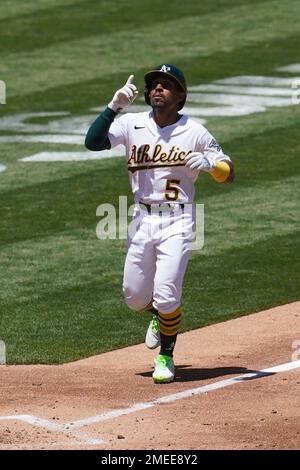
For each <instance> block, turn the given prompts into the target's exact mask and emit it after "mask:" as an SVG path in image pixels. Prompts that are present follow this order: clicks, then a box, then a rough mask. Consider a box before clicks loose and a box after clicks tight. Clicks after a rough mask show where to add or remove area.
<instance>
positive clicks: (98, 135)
mask: <svg viewBox="0 0 300 470" xmlns="http://www.w3.org/2000/svg"><path fill="white" fill-rule="evenodd" d="M117 114H118V113H116V112H115V111H113V110H112V109H110V108H108V107H107V108H105V110H104V111H103V112H102V113H101V114H100V116H98V117H97V119H96V120H95V121H94V122H93V124H92V125H91V127H90V128H89V130H88V132H87V134H86V138H85V143H84V144H85V146H86V148H88V149H89V150H105V149H110V148H111V143H110V141H109V138H108V136H107V134H108V131H109V128H110V126H111V124H112V122H113V120H114V119H115V117H116V116H117Z"/></svg>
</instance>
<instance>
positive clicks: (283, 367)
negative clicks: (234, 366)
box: [69, 360, 300, 429]
mask: <svg viewBox="0 0 300 470" xmlns="http://www.w3.org/2000/svg"><path fill="white" fill-rule="evenodd" d="M298 367H300V360H299V361H293V362H287V363H285V364H280V365H278V366H274V367H270V368H269V369H262V370H260V371H257V372H250V373H248V374H243V375H240V376H238V377H233V378H231V379H226V380H220V381H218V382H213V383H211V384H208V385H202V386H201V387H196V388H191V389H189V390H185V391H183V392H178V393H174V394H172V395H166V396H163V397H160V398H157V399H156V400H152V401H149V402H145V403H136V404H135V405H133V406H131V407H129V408H121V409H118V410H113V411H110V412H107V413H102V414H99V415H96V416H91V417H89V418H85V419H82V420H79V421H75V422H73V423H69V425H72V428H73V429H74V428H80V427H82V426H85V425H89V424H94V423H100V422H103V421H108V420H110V419H114V418H117V417H120V416H123V415H128V414H130V413H135V412H136V411H141V410H145V409H147V408H152V407H154V406H156V405H159V404H161V403H170V402H174V401H177V400H181V399H183V398H188V397H192V396H195V395H199V394H201V393H207V392H211V391H213V390H218V389H220V388H225V387H228V386H230V385H234V384H235V383H239V382H242V381H245V380H250V379H254V378H258V377H264V376H268V375H269V374H273V373H276V372H283V371H288V370H292V369H296V368H298Z"/></svg>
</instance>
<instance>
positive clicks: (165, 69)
mask: <svg viewBox="0 0 300 470" xmlns="http://www.w3.org/2000/svg"><path fill="white" fill-rule="evenodd" d="M170 70H171V67H168V66H167V65H163V66H162V68H161V69H160V72H170Z"/></svg>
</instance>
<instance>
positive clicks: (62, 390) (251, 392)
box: [0, 302, 300, 449]
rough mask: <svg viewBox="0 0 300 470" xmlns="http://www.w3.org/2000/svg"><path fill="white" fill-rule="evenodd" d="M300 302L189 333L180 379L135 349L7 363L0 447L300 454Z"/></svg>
mask: <svg viewBox="0 0 300 470" xmlns="http://www.w3.org/2000/svg"><path fill="white" fill-rule="evenodd" d="M299 319H300V302H295V303H292V304H289V305H284V306H280V307H276V308H273V309H269V310H266V311H263V312H259V313H256V314H252V315H249V316H246V317H241V318H237V319H235V320H230V321H227V322H224V323H219V324H217V325H212V326H209V327H206V328H202V329H199V330H193V331H190V332H187V333H184V334H181V335H180V336H179V338H178V343H177V347H176V356H175V362H176V366H177V368H176V381H175V382H174V383H172V384H165V385H156V384H154V383H153V382H152V378H151V373H152V364H153V358H154V356H155V354H156V351H149V350H147V349H146V348H145V346H144V345H143V344H142V345H137V346H132V347H128V348H125V349H120V350H117V351H113V352H109V353H105V354H101V355H99V356H94V357H90V358H88V359H84V360H80V361H77V362H73V363H69V364H65V365H61V366H48V365H47V366H45V365H36V366H0V381H1V384H2V385H1V391H0V402H1V405H0V449H256V448H258V449H297V448H299V447H300V433H299V422H298V418H297V417H298V416H299V400H298V397H299V389H300V388H299V387H300V328H299V323H300V322H299Z"/></svg>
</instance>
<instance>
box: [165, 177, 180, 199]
mask: <svg viewBox="0 0 300 470" xmlns="http://www.w3.org/2000/svg"><path fill="white" fill-rule="evenodd" d="M179 184H180V180H173V179H167V181H166V189H165V198H166V199H167V200H168V201H177V199H178V195H179V190H180V188H179V187H178V186H179Z"/></svg>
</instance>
